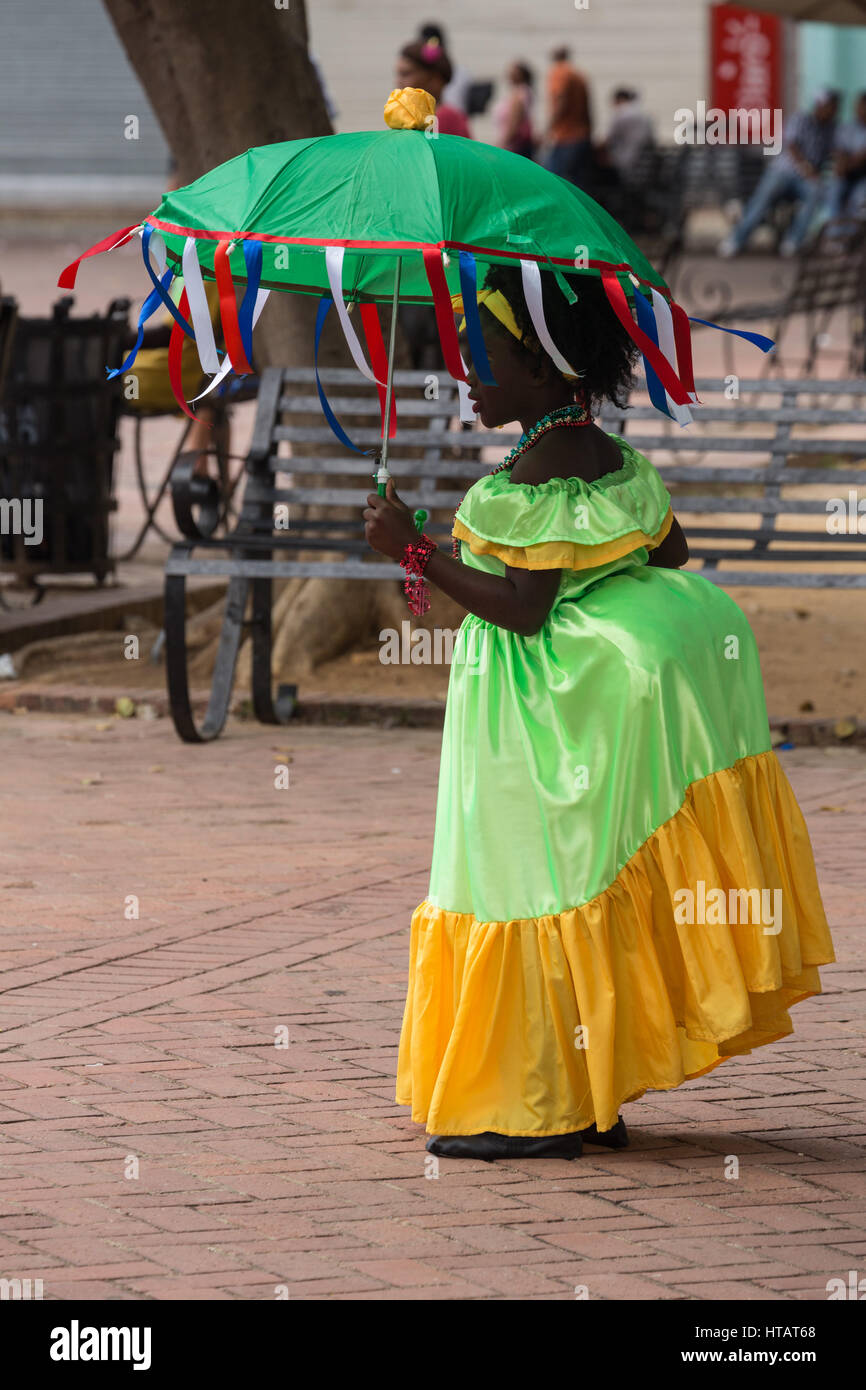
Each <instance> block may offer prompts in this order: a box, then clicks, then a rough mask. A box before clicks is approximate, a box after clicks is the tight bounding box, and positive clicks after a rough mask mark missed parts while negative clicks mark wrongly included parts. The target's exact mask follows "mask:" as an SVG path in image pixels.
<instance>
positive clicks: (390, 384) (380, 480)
mask: <svg viewBox="0 0 866 1390" xmlns="http://www.w3.org/2000/svg"><path fill="white" fill-rule="evenodd" d="M402 267H403V259H402V257H401V256H398V257H397V269H396V271H395V272H394V297H393V299H392V300H391V332H390V334H389V337H388V381H387V384H386V386H385V418H384V420H383V423H382V447H381V449H380V450H379V468H378V471H377V472H376V473H374V474H373V476H374V478H375V479H376V483H377V485H378V491H379V496H380V497H384V496H385V487H386V485H387V482H388V479H389V478H390V476H391V474H390V473H389V472H388V430H389V428H390V425H391V397H392V395H393V394H394V343H395V342H396V339H397V307H398V305H399V302H400V271H401V269H402Z"/></svg>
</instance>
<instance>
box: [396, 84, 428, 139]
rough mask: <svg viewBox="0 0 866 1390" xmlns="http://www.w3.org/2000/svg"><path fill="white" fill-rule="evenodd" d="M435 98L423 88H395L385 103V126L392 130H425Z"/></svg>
mask: <svg viewBox="0 0 866 1390" xmlns="http://www.w3.org/2000/svg"><path fill="white" fill-rule="evenodd" d="M435 110H436V98H435V97H433V96H431V95H430V93H429V92H425V91H424V88H423V87H395V88H394V90H393V92H392V93H391V95H390V96H389V97H388V100H387V101H386V102H385V111H384V116H385V124H386V125H388V126H390V127H391V129H392V130H426V129H427V128H428V126H429V124H430V118H431V117H432V116H433V114H434V112H435Z"/></svg>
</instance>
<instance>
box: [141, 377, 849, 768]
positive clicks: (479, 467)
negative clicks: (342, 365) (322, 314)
mask: <svg viewBox="0 0 866 1390" xmlns="http://www.w3.org/2000/svg"><path fill="white" fill-rule="evenodd" d="M433 379H434V378H433V377H432V376H431V375H425V374H424V373H421V372H409V371H398V372H397V373H396V374H395V384H396V388H397V392H398V401H399V411H400V419H401V424H400V432H399V435H398V437H397V439H398V444H397V452H396V454H395V455H394V457H393V459H392V460H391V463H392V469H393V473H394V476H395V478H396V479H397V481H398V486H399V490H400V495H401V497H402V498H403V500H404V501H405V502H406V504H407V505H408V506H409V507H412V508H416V507H425V508H426V509H427V511H428V512H429V514H430V519H429V520H428V522H427V523H425V527H424V529H425V531H426V532H427V533H428V534H430V535H431V536H432V537H433V538H434V539H436V540H440V538H441V543H442V544H443V546H444V548H445V549H446V550H450V534H451V525H452V519H453V513H454V510H455V508H456V507H457V505H458V504H459V502H460V500H461V498H462V496H463V494H464V492H465V491H466V487H467V486H468V485H469V484H470V483H471V482H473V481H475V480H476V479H477V478H479V477H481V476H482V475H483V474H484V473H485V472H486V471H488V469H489V467H490V464H489V463H484V462H482V460H481V457H480V454H481V450H482V449H483V448H487V447H492V448H494V449H495V450H496V451H497V456H501V455H502V454H503V453H504V452H505V445H506V437H505V436H503V435H502V434H500V433H499V432H497V431H495V430H494V431H490V430H482V429H480V428H475V429H473V430H472V432H471V433H464V432H461V431H460V429H459V428H454V427H452V426H453V425H454V424H455V423H456V415H457V399H456V396H457V392H456V387H455V386H454V384H453V383H452V382H451V381H450V378H448V377H440V378H438V382H439V397H438V399H437V400H426V399H425V398H424V386H425V383H429V382H430V381H431V380H433ZM322 380H323V383H324V384H325V386H326V387H334V386H336V387H337V388H339V387H341V386H355V387H356V388H357V382H358V377H357V373H356V372H354V371H353V370H351V369H348V370H347V369H337V370H331V371H327V372H323V373H322ZM313 386H314V374H313V372H312V371H311V370H309V369H304V368H297V369H294V368H293V369H280V368H277V367H269V368H267V369H266V371H265V372H264V374H263V376H262V380H261V386H260V389H259V401H258V411H257V415H256V422H255V427H254V433H253V438H252V443H251V446H250V450H249V453H248V455H247V460H246V483H245V488H244V495H243V501H242V506H241V513H240V517H239V519H238V522H237V525H236V526H235V529H234V530H233V532H232V533H231V534H230V535H226V536H219V537H215V536H214V535H213V534H212V526H213V524H214V522H215V519H216V516H217V511H218V499H217V497H216V496H215V492H216V484H215V483H214V482H213V480H205V479H201V478H192V477H191V476H189V475H186V476H183V475H181V476H180V477H176V478H175V479H174V480H173V484H172V492H173V500H174V503H175V513H176V517H177V520H178V524H179V526H180V527H181V530H182V532H183V535H184V539H183V540H182V541H180V542H178V543H177V544H175V545H174V547H173V548H172V551H171V555H170V557H169V559H168V561H167V564H166V571H165V632H166V666H167V676H168V690H169V699H170V704H171V710H172V716H173V719H174V723H175V727H176V729H177V731H178V733H179V735H180V737H181V738H182V739H184V740H185V741H187V742H205V741H208V740H210V739H213V738H215V737H216V736H217V735H218V734H219V733H220V731H221V729H222V727H223V725H224V723H225V719H226V714H227V712H228V707H229V701H230V698H231V692H232V684H233V680H234V671H235V663H236V659H237V654H238V650H239V647H240V642H241V639H242V637H243V635H244V634H245V633H247V632H248V633H249V634H250V636H251V639H252V705H253V711H254V713H255V715H256V717H257V718H258V719H259V720H260V721H261V722H263V723H285V722H286V721H287V720H288V719H289V718H290V717H291V713H292V709H293V706H294V696H295V694H296V691H295V689H294V687H281V688H280V689H279V690H278V691H277V693H276V695H274V693H273V692H272V681H271V670H270V667H271V602H272V593H271V586H272V581H273V580H274V579H283V578H293V577H311V576H320V577H323V578H334V579H343V578H351V579H354V580H364V579H394V580H402V578H403V571H402V570H401V568H400V567H399V565H397V564H395V563H393V562H391V561H387V560H383V559H382V558H381V557H379V556H377V555H376V554H375V553H374V552H373V551H371V550H370V548H369V546H368V545H367V543H366V541H365V539H364V534H363V521H362V519H361V512H362V510H363V506H364V498H365V497H366V495H367V493H368V492H370V491H372V490H374V486H375V485H374V483H373V479H372V473H373V471H374V462H373V459H372V457H363V456H361V455H348V454H347V453H346V452H345V451H342V452H340V451H339V450H338V449H335V448H334V447H333V438H332V436H331V435H330V433H329V431H328V429H327V427H326V425H325V424H324V423H323V422H322V421H321V414H320V411H319V402H318V399H317V397H316V396H315V394H314V391H313ZM697 386H698V392H699V394H701V395H702V397H703V398H704V399H706V400H707V402H708V403H707V405H706V406H703V407H701V408H700V409H698V408H696V409H695V412H694V415H695V423H694V425H692V426H690V427H689V429H687V430H682V431H681V430H679V429H678V428H677V427H676V426H673V427H670V426H669V425H668V422H667V421H665V420H663V418H662V417H661V416H660V415H659V414H658V412H657V411H655V410H654V409H653V408H652V407H651V406H649V405H641V404H636V405H634V406H631V407H629V408H627V409H626V410H625V411H624V412H623V411H619V410H617V409H615V408H613V407H609V408H608V409H606V410H605V412H604V413H603V415H602V424H603V426H604V427H605V428H606V429H608V430H611V431H613V432H615V433H618V434H622V435H624V436H625V437H626V438H627V439H628V440H629V441H630V442H631V443H632V444H633V445H634V446H635V447H636V448H638V449H641V450H642V451H643V452H645V453H648V454H649V456H650V457H651V458H652V460H653V462H654V463H656V464H657V465H658V466H659V470H660V472H661V474H662V476H663V477H664V479H665V482H666V484H667V485H668V486H669V488H670V490H671V493H672V496H673V501H674V509H675V511H676V513H677V515H678V517H679V518H680V520H681V521H682V523H683V526H684V529H685V531H686V534H687V536H688V539H689V545H690V547H691V554H692V559H693V560H697V561H700V563H701V564H702V567H703V568H702V572H703V573H704V574H705V575H706V577H707V578H708V579H711V580H713V581H714V582H716V583H719V584H725V585H728V584H762V585H763V584H783V585H791V586H794V585H796V586H801V585H802V586H807V587H816V586H820V587H823V586H834V585H835V586H840V587H854V588H866V564H864V561H866V534H864V535H863V536H857V535H849V536H839V537H834V536H831V535H830V534H828V532H827V529H826V524H824V525H823V526H822V527H821V528H818V527H813V528H812V529H809V530H805V529H791V530H789V529H786V527H785V525H782V526H781V527H780V526H779V525H778V523H779V521H780V520H782V521H783V522H787V521H790V520H792V519H793V520H795V521H796V520H798V519H800V518H803V517H806V516H809V517H816V518H817V517H818V516H822V517H823V518H825V519H826V515H827V512H826V501H827V498H828V496H831V495H840V496H842V497H843V498H847V496H848V491H849V490H850V489H852V488H855V489H856V488H857V487H862V488H864V497H866V446H864V444H863V442H862V438H863V425H864V424H866V409H864V408H863V407H864V405H866V401H864V397H866V381H862V380H858V381H853V382H837V383H832V382H831V383H828V382H810V381H800V382H793V381H789V382H773V383H767V382H757V381H750V382H743V383H742V384H741V390H742V394H743V397H747V396H749V395H751V394H753V393H755V392H760V393H763V394H764V395H767V394H771V395H772V394H777V395H780V396H781V402H780V403H779V404H777V405H775V406H760V405H758V404H756V403H753V404H747V403H746V401H745V400H744V399H742V398H741V400H740V401H737V402H730V401H725V402H723V404H722V405H717V404H714V403H713V401H712V399H711V397H712V396H713V395H714V394H715V395H717V394H718V393H719V392H720V390H721V384H720V383H719V382H718V381H704V380H701V381H699V382H698V383H697ZM817 394H820V395H822V396H826V395H829V396H830V398H831V404H830V405H829V406H824V407H821V408H815V407H814V406H808V405H804V404H803V403H802V402H803V398H804V397H807V396H815V395H817ZM848 396H854V397H855V398H856V405H855V406H854V407H853V408H852V407H851V406H845V404H844V402H845V400H846V397H848ZM331 404H332V406H333V408H334V410H335V411H336V412H337V414H338V415H339V416H340V417H341V418H343V417H345V418H348V416H349V415H354V416H356V417H360V418H361V419H364V418H366V420H367V421H369V425H368V427H366V428H362V429H358V430H353V431H352V434H353V437H354V438H355V440H356V442H357V443H358V444H359V445H362V446H367V447H369V448H370V450H371V451H374V450H375V449H376V446H377V443H378V439H379V431H378V429H377V428H376V426H377V425H378V417H379V406H378V402H377V401H376V400H375V398H374V399H370V396H369V393H368V394H367V395H366V396H365V397H359V396H345V397H341V396H336V395H334V396H332V397H331ZM305 417H307V418H311V419H313V420H317V421H318V423H316V424H313V425H310V424H307V423H303V421H304V418H305ZM345 418H344V424H345ZM645 422H646V424H647V425H648V426H649V428H646V429H645V430H644V431H643V432H642V427H643V426H644V423H645ZM843 427H844V429H847V431H848V434H849V437H848V438H841V437H836V435H839V434H840V432H843ZM834 431H835V432H836V434H835V435H834V433H833V432H834ZM852 431H854V432H855V437H854V438H851V437H850V435H851V433H852ZM801 435H804V436H805V437H800V436H801ZM286 444H289V445H290V446H291V450H292V453H291V456H289V455H288V454H286V452H285V451H284V446H285V445H286ZM323 446H324V450H325V451H324V452H316V451H317V450H319V451H321V450H322V449H323ZM408 450H412V451H413V452H414V453H415V454H416V455H420V457H413V458H409V457H407V454H406V451H408ZM689 454H691V455H693V456H694V457H692V458H691V459H689V458H688V455H689ZM740 456H742V458H741V457H740ZM756 456H757V457H756ZM719 459H721V464H720V462H719ZM804 459H805V460H806V462H807V466H806V467H803V466H802V464H803V460H804ZM837 459H838V460H841V462H837V461H836V460H837ZM828 460H829V461H832V462H827V461H828ZM858 460H859V461H862V463H861V466H860V467H859V468H857V467H855V466H854V464H855V462H856V461H858ZM281 474H289V475H290V477H289V478H288V479H286V480H284V481H283V482H282V483H281V481H280V476H279V475H281ZM305 479H311V481H305ZM792 488H793V489H795V490H796V492H797V494H798V496H796V497H791V496H789V495H788V494H789V492H790V490H791V489H792ZM816 489H817V491H816ZM801 490H802V491H803V492H805V493H807V494H808V496H806V497H801V496H799V493H800V492H801ZM286 505H288V507H289V508H290V509H294V508H304V509H308V510H307V512H306V514H305V515H303V516H299V517H297V519H296V518H295V516H294V513H293V512H290V514H289V522H290V525H289V528H288V529H287V530H281V529H275V508H276V507H278V506H286ZM197 508H198V509H200V514H199V516H198V519H196V515H195V513H196V510H197ZM750 517H751V518H752V520H753V524H751V525H749V524H748V522H749V519H750ZM864 527H866V522H864ZM790 546H793V549H788V548H786V547H790ZM839 561H843V562H851V561H854V562H857V563H859V568H858V569H857V570H856V572H854V573H845V572H837V571H835V570H833V569H832V565H833V564H834V563H836V562H839ZM792 563H794V564H796V565H797V568H796V569H795V570H793V571H791V570H790V569H789V568H786V566H790V565H791V564H792ZM804 563H806V564H808V566H809V568H808V569H806V570H804V569H803V564H804ZM738 565H740V566H743V565H744V566H745V568H737V566H738ZM825 565H827V566H828V567H827V568H824V566H825ZM720 566H724V568H719V567H720ZM190 574H199V575H224V576H226V577H227V578H228V580H229V584H228V591H227V595H226V606H225V614H224V618H223V626H222V632H221V636H220V642H219V648H218V655H217V661H216V667H215V670H214V676H213V685H212V689H211V694H210V699H209V702H208V707H207V712H206V714H205V717H204V720H203V722H202V724H201V725H198V724H197V723H196V721H195V719H194V717H193V713H192V709H191V704H190V696H189V687H188V680H187V654H186V635H185V619H186V613H185V585H186V577H187V575H190ZM248 607H249V613H248Z"/></svg>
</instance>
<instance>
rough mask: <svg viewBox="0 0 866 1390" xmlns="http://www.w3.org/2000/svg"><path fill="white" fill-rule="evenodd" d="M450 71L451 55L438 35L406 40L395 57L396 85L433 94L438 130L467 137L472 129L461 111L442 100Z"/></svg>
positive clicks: (470, 134)
mask: <svg viewBox="0 0 866 1390" xmlns="http://www.w3.org/2000/svg"><path fill="white" fill-rule="evenodd" d="M453 72H454V69H453V67H452V65H451V59H450V58H449V57H448V54H447V53H446V51H445V49H444V47H443V46H442V44H441V43H440V42H439V40H438V38H431V39H426V40H425V41H424V42H423V43H422V42H420V41H419V40H416V41H415V42H414V43H407V44H406V46H405V47H404V48H401V49H400V53H399V55H398V57H397V70H396V78H397V86H398V87H421V88H422V89H423V90H424V91H425V92H429V93H430V95H431V96H432V97H433V98H435V101H436V122H437V128H438V131H439V134H440V135H465V136H467V137H468V138H470V139H471V136H472V132H471V130H470V129H469V122H468V121H467V119H466V117H465V116H464V114H463V112H462V111H461V110H460V108H459V107H457V106H449V104H448V103H447V102H444V101H443V100H442V94H443V92H444V91H445V88H446V87H447V86H448V83H449V82H450V81H451V78H452V75H453Z"/></svg>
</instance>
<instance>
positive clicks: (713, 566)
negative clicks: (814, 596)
mask: <svg viewBox="0 0 866 1390" xmlns="http://www.w3.org/2000/svg"><path fill="white" fill-rule="evenodd" d="M696 389H697V394H698V396H699V397H700V398H701V399H702V400H704V401H706V404H705V405H702V406H700V407H695V409H694V411H693V416H694V423H693V424H692V425H690V426H688V428H686V429H680V428H679V427H678V426H676V425H673V424H671V423H670V422H668V421H666V420H665V419H664V418H663V417H662V416H661V415H659V413H658V412H657V411H656V410H655V409H654V408H653V407H652V406H650V405H643V404H635V405H633V406H629V408H627V409H626V410H625V411H620V410H617V409H616V407H613V406H607V407H605V410H604V411H603V413H602V417H601V423H602V425H603V427H604V428H605V429H607V430H608V431H610V432H613V433H616V434H620V435H623V436H624V437H625V438H626V439H628V440H629V442H630V443H631V444H632V445H633V446H634V447H635V448H636V449H639V450H640V451H641V452H642V453H645V454H647V455H648V456H649V457H650V458H651V459H652V461H653V463H654V464H655V466H656V467H657V468H658V470H659V472H660V473H661V475H662V477H663V478H664V481H665V484H666V486H667V487H668V489H669V491H670V493H671V497H672V499H673V508H674V511H675V513H676V515H677V517H678V519H679V521H680V523H681V524H682V526H683V529H684V531H685V533H686V537H687V539H688V542H689V550H690V553H691V559H692V561H698V562H700V564H701V573H702V574H703V575H704V576H705V577H706V578H707V579H710V580H712V581H713V582H714V583H716V584H722V585H724V586H726V587H727V586H729V585H744V584H750V585H752V584H753V585H763V586H775V585H784V586H786V587H791V588H853V589H864V588H866V429H864V426H866V379H864V378H862V377H860V378H854V379H852V380H848V381H815V380H808V379H807V380H799V381H795V380H774V381H741V382H740V383H739V391H740V398H739V399H738V400H726V399H724V389H723V383H722V382H720V381H718V380H703V379H702V380H699V381H698V382H696ZM720 397H722V399H721V401H720V400H719V398H720ZM768 398H769V399H770V401H772V402H774V403H764V404H761V403H760V402H762V401H763V402H767V401H768ZM816 402H818V403H816ZM852 496H853V499H854V500H853V511H852V502H851V499H852ZM860 498H862V506H863V512H862V514H861V513H858V512H857V504H858V501H859V499H860ZM833 499H835V502H836V503H841V504H843V505H844V509H845V511H846V525H847V527H848V530H847V531H846V533H843V534H837V533H834V532H831V530H830V528H829V525H828V521H829V518H830V514H831V513H830V511H829V510H828V504H830V503H831V501H832V500H833ZM839 510H840V508H839V507H838V506H836V505H835V504H834V512H838V511H839ZM861 515H862V520H860V521H859V522H858V517H861ZM810 523H811V524H810ZM858 525H862V528H863V529H862V532H861V531H859V530H858V529H857V527H858ZM840 565H844V566H845V568H844V569H842V568H839V566H840Z"/></svg>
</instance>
